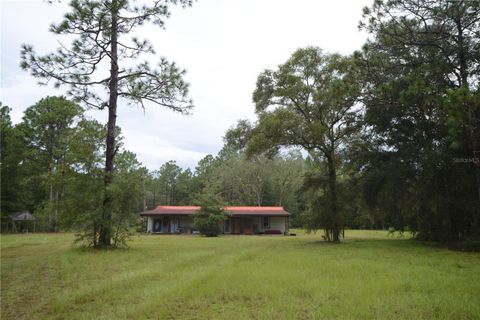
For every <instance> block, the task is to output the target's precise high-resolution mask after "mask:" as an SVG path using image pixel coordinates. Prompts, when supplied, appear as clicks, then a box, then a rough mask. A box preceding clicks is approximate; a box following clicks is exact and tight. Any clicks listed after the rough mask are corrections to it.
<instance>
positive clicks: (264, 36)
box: [0, 0, 373, 170]
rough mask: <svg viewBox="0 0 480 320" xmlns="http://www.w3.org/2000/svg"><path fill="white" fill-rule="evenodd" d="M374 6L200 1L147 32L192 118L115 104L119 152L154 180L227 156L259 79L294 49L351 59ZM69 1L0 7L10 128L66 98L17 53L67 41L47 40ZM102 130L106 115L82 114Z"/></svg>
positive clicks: (0, 81) (328, 0)
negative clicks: (229, 134) (173, 68)
mask: <svg viewBox="0 0 480 320" xmlns="http://www.w3.org/2000/svg"><path fill="white" fill-rule="evenodd" d="M372 2H373V1H372V0H296V1H291V0H290V1H287V0H199V1H196V2H194V4H193V6H192V7H189V8H186V9H182V8H176V7H175V8H172V15H171V17H170V18H169V19H168V21H167V22H166V25H165V27H166V28H165V29H164V30H162V29H160V28H158V27H155V26H147V27H143V28H142V29H141V30H140V31H139V32H138V33H139V36H140V37H144V38H147V39H149V40H150V41H151V42H152V44H153V45H154V48H155V50H156V52H157V56H164V57H166V58H167V59H168V60H171V61H175V62H176V63H177V64H178V65H179V66H180V67H182V68H184V69H186V70H187V74H186V76H185V79H186V80H187V81H188V82H189V83H190V96H191V97H192V99H193V102H194V105H195V108H194V110H193V112H192V114H191V115H188V116H184V115H180V114H176V113H173V112H171V111H170V110H167V109H165V108H162V107H159V106H156V105H151V104H147V106H146V108H145V110H143V109H142V108H140V107H135V106H128V105H127V104H126V103H125V102H124V101H119V108H118V118H117V124H118V125H119V126H120V127H121V128H122V133H123V136H124V146H125V148H126V149H128V150H130V151H133V152H135V153H136V154H137V158H138V160H139V161H140V162H142V163H143V164H144V165H145V166H146V167H147V168H149V169H150V170H155V169H158V168H159V167H160V166H161V165H162V164H163V163H165V162H166V161H169V160H175V161H176V162H177V163H178V164H179V165H180V166H181V167H183V168H187V167H189V168H192V169H194V168H195V166H196V163H197V162H198V160H200V159H201V158H203V157H204V156H206V155H207V154H213V155H215V154H216V153H218V151H220V149H221V148H222V146H223V136H224V135H225V132H226V130H227V129H229V128H230V127H232V126H234V125H235V124H236V123H237V121H238V120H240V119H250V120H254V119H255V114H254V105H253V103H252V93H253V90H254V89H255V83H256V79H257V76H258V75H259V74H260V73H261V72H262V71H263V70H265V69H274V68H275V67H276V66H278V65H279V64H282V63H284V62H285V61H286V60H287V59H288V58H289V57H290V56H291V54H292V53H293V52H294V51H295V50H296V49H298V48H301V47H305V46H318V47H320V48H322V49H323V50H324V51H325V52H328V53H334V52H338V53H341V54H350V53H352V52H353V51H355V50H358V49H360V48H361V46H362V45H363V43H364V42H365V40H366V38H367V35H366V33H365V32H363V31H359V30H358V22H359V21H360V19H361V14H362V8H363V7H364V6H368V5H370V4H371V3H372ZM67 11H68V1H62V2H60V3H54V4H48V3H47V1H44V0H0V54H1V63H0V101H1V102H2V103H3V105H8V106H9V107H10V108H12V112H11V117H12V121H13V122H14V123H18V122H20V121H21V118H22V115H23V111H24V110H25V109H26V108H27V107H29V106H32V105H33V104H35V103H36V102H37V101H38V100H40V99H42V98H44V97H46V96H48V95H50V96H52V95H61V94H62V93H63V92H62V90H59V89H55V88H53V87H52V86H46V87H45V86H39V85H37V80H36V79H34V78H33V77H32V76H30V75H29V74H28V73H27V72H25V71H23V70H21V68H20V67H19V62H20V46H21V44H22V43H27V44H31V45H33V46H34V48H35V50H36V52H37V53H39V54H46V53H49V52H52V51H54V50H55V49H56V48H57V47H58V41H63V42H66V43H68V41H66V40H65V39H62V38H61V37H58V36H57V35H54V34H52V33H49V32H48V28H49V26H50V24H52V23H54V22H59V21H61V19H62V17H63V15H64V14H65V13H66V12H67ZM86 114H87V115H88V116H89V117H92V118H95V119H97V120H99V121H101V122H102V123H106V121H107V111H94V110H87V112H86Z"/></svg>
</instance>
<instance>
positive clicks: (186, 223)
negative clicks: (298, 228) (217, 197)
mask: <svg viewBox="0 0 480 320" xmlns="http://www.w3.org/2000/svg"><path fill="white" fill-rule="evenodd" d="M199 210H200V207H196V206H158V207H156V208H155V209H153V210H149V211H144V212H142V213H141V214H140V215H141V216H142V217H144V218H145V220H146V227H147V232H148V233H192V232H195V231H196V230H195V229H194V226H193V217H194V215H195V214H197V213H198V211H199ZM289 217H290V213H288V212H287V211H285V210H284V209H283V207H225V220H224V223H223V233H225V234H287V233H288V219H289Z"/></svg>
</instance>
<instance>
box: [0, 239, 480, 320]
mask: <svg viewBox="0 0 480 320" xmlns="http://www.w3.org/2000/svg"><path fill="white" fill-rule="evenodd" d="M346 238H347V240H346V241H345V242H344V243H342V244H326V243H324V242H321V241H320V240H321V237H320V235H308V236H307V235H299V236H297V237H278V236H226V237H220V238H202V237H198V236H140V237H135V238H134V241H133V242H132V244H131V248H130V249H126V250H116V251H110V252H100V251H92V250H82V249H78V248H72V247H71V243H72V239H73V236H72V235H71V234H35V235H32V234H29V235H3V236H1V303H2V305H1V318H2V319H49V318H52V319H123V318H127V319H174V318H182V319H217V318H219V319H333V318H341V319H354V318H355V319H373V318H377V319H434V318H435V319H480V255H479V254H478V253H477V254H475V253H462V252H453V251H448V250H446V249H443V248H438V247H434V246H429V245H425V244H421V243H418V242H415V241H413V240H409V239H399V238H389V237H387V235H386V232H381V231H347V234H346Z"/></svg>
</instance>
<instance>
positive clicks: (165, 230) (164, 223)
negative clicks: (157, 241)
mask: <svg viewBox="0 0 480 320" xmlns="http://www.w3.org/2000/svg"><path fill="white" fill-rule="evenodd" d="M162 232H163V233H169V232H170V220H169V219H168V218H165V219H163V221H162Z"/></svg>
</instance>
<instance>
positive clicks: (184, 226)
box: [147, 215, 193, 234]
mask: <svg viewBox="0 0 480 320" xmlns="http://www.w3.org/2000/svg"><path fill="white" fill-rule="evenodd" d="M192 220H193V219H192V218H191V217H189V216H187V215H185V216H180V215H161V216H150V217H147V231H148V232H150V233H158V234H164V233H187V234H188V233H192V232H193V221H192Z"/></svg>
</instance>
